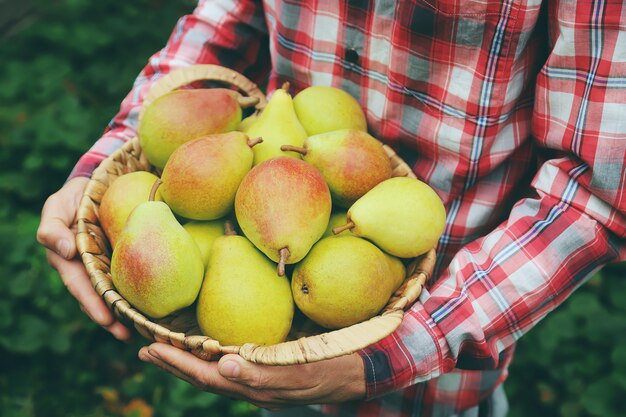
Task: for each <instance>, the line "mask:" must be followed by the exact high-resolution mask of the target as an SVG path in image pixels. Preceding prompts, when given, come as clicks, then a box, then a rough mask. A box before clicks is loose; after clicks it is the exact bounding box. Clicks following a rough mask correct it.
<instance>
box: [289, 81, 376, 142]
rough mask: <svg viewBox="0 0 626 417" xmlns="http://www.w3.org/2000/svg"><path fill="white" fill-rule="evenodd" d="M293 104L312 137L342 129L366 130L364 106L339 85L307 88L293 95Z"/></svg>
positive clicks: (299, 118)
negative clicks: (336, 86)
mask: <svg viewBox="0 0 626 417" xmlns="http://www.w3.org/2000/svg"><path fill="white" fill-rule="evenodd" d="M293 107H294V109H295V111H296V114H297V115H298V120H300V123H301V124H302V126H303V127H304V129H305V130H306V133H307V134H308V135H309V136H313V135H317V134H319V133H326V132H332V131H334V130H340V129H356V130H362V131H367V122H366V120H365V114H364V113H363V109H362V108H361V105H360V104H359V102H358V101H357V100H356V99H355V98H354V97H352V96H351V95H350V94H348V93H346V92H345V91H343V90H341V89H339V88H335V87H327V86H321V85H314V86H312V87H308V88H305V89H304V90H302V91H300V92H299V93H298V94H296V96H295V97H294V98H293Z"/></svg>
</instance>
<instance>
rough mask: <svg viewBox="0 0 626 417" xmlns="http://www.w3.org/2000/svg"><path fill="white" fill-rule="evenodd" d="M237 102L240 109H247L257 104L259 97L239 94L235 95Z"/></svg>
mask: <svg viewBox="0 0 626 417" xmlns="http://www.w3.org/2000/svg"><path fill="white" fill-rule="evenodd" d="M237 104H239V107H241V108H242V109H247V108H248V107H253V106H256V105H257V104H259V98H258V97H248V96H242V95H239V96H238V97H237Z"/></svg>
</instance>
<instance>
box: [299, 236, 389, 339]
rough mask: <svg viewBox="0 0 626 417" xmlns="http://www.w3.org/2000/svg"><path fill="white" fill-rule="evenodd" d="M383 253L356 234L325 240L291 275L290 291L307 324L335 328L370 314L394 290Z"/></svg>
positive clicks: (374, 311)
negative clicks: (306, 319) (307, 320)
mask: <svg viewBox="0 0 626 417" xmlns="http://www.w3.org/2000/svg"><path fill="white" fill-rule="evenodd" d="M394 273H395V271H392V270H391V267H390V263H389V262H388V259H387V255H385V254H384V253H383V251H381V250H380V249H378V248H377V247H376V246H375V245H374V244H373V243H371V242H368V241H367V240H365V239H361V238H359V237H356V236H349V235H348V236H341V237H327V238H324V239H322V240H320V241H319V242H317V243H316V244H315V246H313V248H312V249H311V251H310V252H309V254H308V255H307V256H306V258H304V259H303V260H302V261H301V262H300V263H298V264H297V265H296V267H295V269H294V271H293V276H292V280H291V291H292V293H293V297H294V301H295V302H296V305H297V306H298V308H299V309H300V310H301V311H302V312H303V313H304V314H305V315H306V316H307V317H309V318H310V319H311V320H313V321H314V322H315V323H317V324H319V325H320V326H323V327H326V328H329V329H339V328H342V327H346V326H351V325H353V324H355V323H359V322H361V321H364V320H367V319H369V318H371V317H373V316H375V315H376V314H377V313H378V312H379V311H380V310H381V309H382V308H383V307H384V306H385V305H386V304H387V301H388V300H389V298H390V297H391V294H392V293H393V292H394V291H395V289H396V288H397V286H398V283H397V277H396V276H394Z"/></svg>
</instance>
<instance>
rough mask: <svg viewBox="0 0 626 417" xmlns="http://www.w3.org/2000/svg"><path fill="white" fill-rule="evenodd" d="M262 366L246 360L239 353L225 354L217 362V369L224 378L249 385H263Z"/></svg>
mask: <svg viewBox="0 0 626 417" xmlns="http://www.w3.org/2000/svg"><path fill="white" fill-rule="evenodd" d="M261 369H262V367H261V366H259V365H256V364H253V363H251V362H248V361H246V360H245V359H243V358H242V357H241V356H239V355H225V356H223V357H222V358H221V359H220V361H219V362H218V364H217V370H218V372H219V373H220V375H222V376H223V377H224V378H226V379H229V380H231V381H236V382H240V383H243V384H245V385H248V386H252V387H258V386H260V385H261V382H262V380H263V378H262V372H261Z"/></svg>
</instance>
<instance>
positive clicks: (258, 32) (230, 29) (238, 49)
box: [69, 0, 269, 179]
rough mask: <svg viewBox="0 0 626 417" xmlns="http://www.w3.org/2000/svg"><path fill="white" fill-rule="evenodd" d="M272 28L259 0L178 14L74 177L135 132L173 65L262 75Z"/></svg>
mask: <svg viewBox="0 0 626 417" xmlns="http://www.w3.org/2000/svg"><path fill="white" fill-rule="evenodd" d="M267 48H268V40H267V28H266V25H265V17H264V14H263V7H262V5H261V4H260V3H259V2H257V1H254V0H244V1H228V0H219V1H215V0H212V1H210V0H200V1H199V3H198V6H197V7H196V8H195V10H194V11H193V13H192V14H190V15H186V16H183V17H182V18H180V19H179V21H178V23H177V24H176V27H175V28H174V31H173V32H172V34H171V35H170V38H169V40H168V42H167V44H166V45H165V47H164V48H163V49H162V50H160V51H159V52H157V53H155V54H154V55H153V56H152V57H150V59H149V61H148V64H147V65H146V66H145V67H144V68H143V70H142V71H141V73H140V74H139V76H138V77H137V79H136V80H135V82H134V85H133V88H132V90H131V91H130V92H129V93H128V95H127V96H126V98H125V99H124V100H123V102H122V104H121V106H120V110H119V112H118V113H117V114H116V115H115V117H114V118H113V120H112V121H111V122H110V123H109V125H108V127H107V128H106V130H105V132H104V135H103V136H102V137H101V138H100V139H99V140H98V141H96V143H95V144H94V145H93V146H92V148H91V149H90V150H89V151H88V152H87V153H86V154H85V155H83V156H82V157H81V158H80V159H79V161H78V163H77V164H76V166H75V167H74V169H73V170H72V172H71V174H70V177H69V178H70V179H71V178H74V177H78V176H90V175H91V173H92V172H93V170H94V169H95V168H96V167H97V166H98V165H99V164H100V162H102V160H103V159H105V158H106V157H107V156H109V155H110V154H111V153H113V151H115V150H116V149H118V148H119V147H121V146H122V145H123V144H124V143H125V142H126V141H128V140H129V139H131V138H133V137H134V136H135V135H136V131H137V116H138V113H139V108H140V107H141V104H142V103H143V99H144V97H145V95H146V93H147V92H148V90H149V89H150V87H151V86H152V85H153V84H154V82H155V81H157V80H158V79H159V78H161V77H162V76H163V75H165V74H167V73H169V72H170V71H172V70H174V69H177V68H182V67H186V66H190V65H193V64H217V65H222V66H226V67H229V68H232V69H234V70H236V71H239V72H241V73H243V74H244V75H246V76H248V77H249V78H251V79H252V80H253V81H256V82H260V81H262V80H263V79H264V78H265V76H266V75H267V72H268V71H269V52H268V51H267Z"/></svg>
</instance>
